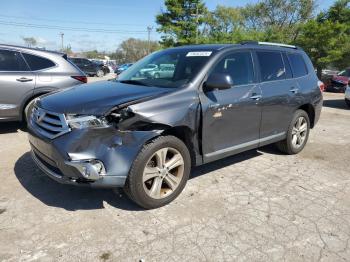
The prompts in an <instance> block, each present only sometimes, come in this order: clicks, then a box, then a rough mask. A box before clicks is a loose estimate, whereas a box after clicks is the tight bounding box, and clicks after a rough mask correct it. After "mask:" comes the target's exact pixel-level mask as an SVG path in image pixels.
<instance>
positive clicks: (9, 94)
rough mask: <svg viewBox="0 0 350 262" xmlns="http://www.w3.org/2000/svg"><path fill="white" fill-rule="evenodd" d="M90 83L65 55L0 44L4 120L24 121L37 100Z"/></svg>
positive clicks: (0, 114)
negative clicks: (28, 109) (28, 110)
mask: <svg viewBox="0 0 350 262" xmlns="http://www.w3.org/2000/svg"><path fill="white" fill-rule="evenodd" d="M86 82H87V78H86V76H85V74H84V73H83V72H82V71H80V69H78V68H77V67H76V66H75V65H73V64H71V63H70V62H68V61H67V56H66V55H65V54H63V53H58V52H52V51H45V50H40V49H31V48H25V47H19V46H10V45H0V121H21V120H22V119H23V116H24V113H25V111H26V106H27V105H28V104H29V103H30V101H32V100H33V99H34V98H36V97H38V96H40V95H43V94H46V93H48V92H51V91H55V90H57V89H60V88H66V87H70V86H73V85H77V84H81V83H86Z"/></svg>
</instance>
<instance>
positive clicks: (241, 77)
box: [212, 52, 254, 85]
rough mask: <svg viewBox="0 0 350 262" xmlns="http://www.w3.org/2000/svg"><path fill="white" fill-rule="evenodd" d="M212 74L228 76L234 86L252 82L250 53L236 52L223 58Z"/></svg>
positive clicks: (252, 73)
mask: <svg viewBox="0 0 350 262" xmlns="http://www.w3.org/2000/svg"><path fill="white" fill-rule="evenodd" d="M212 73H221V74H228V75H230V76H231V78H232V80H233V84H234V85H247V84H251V83H253V82H254V68H253V62H252V56H251V53H250V52H237V53H233V54H230V55H228V56H226V57H224V58H223V59H222V60H220V62H219V63H218V64H217V65H216V66H215V68H214V70H213V72H212Z"/></svg>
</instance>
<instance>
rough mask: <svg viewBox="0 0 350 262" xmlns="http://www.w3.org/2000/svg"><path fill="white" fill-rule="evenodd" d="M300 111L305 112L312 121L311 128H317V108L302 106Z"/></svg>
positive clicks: (308, 105) (310, 105)
mask: <svg viewBox="0 0 350 262" xmlns="http://www.w3.org/2000/svg"><path fill="white" fill-rule="evenodd" d="M298 109H300V110H303V111H305V112H306V113H307V114H308V116H309V119H310V127H311V128H313V127H314V126H315V108H314V106H313V105H312V104H304V105H302V106H300V107H299V108H298Z"/></svg>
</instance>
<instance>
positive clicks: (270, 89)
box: [256, 50, 298, 145]
mask: <svg viewBox="0 0 350 262" xmlns="http://www.w3.org/2000/svg"><path fill="white" fill-rule="evenodd" d="M256 58H257V60H258V63H257V64H258V65H259V73H260V82H261V83H260V88H261V91H262V95H263V97H262V100H261V106H262V117H261V129H260V145H264V144H267V143H271V142H272V141H273V140H275V141H278V140H281V139H282V138H284V137H285V135H286V131H287V130H288V126H289V123H290V121H291V118H292V116H293V113H294V110H295V107H296V105H297V103H296V100H295V94H296V93H297V91H298V87H297V85H296V82H295V80H294V79H293V78H292V73H291V69H290V65H289V63H288V61H287V59H286V55H285V54H284V53H283V52H280V51H271V50H257V51H256Z"/></svg>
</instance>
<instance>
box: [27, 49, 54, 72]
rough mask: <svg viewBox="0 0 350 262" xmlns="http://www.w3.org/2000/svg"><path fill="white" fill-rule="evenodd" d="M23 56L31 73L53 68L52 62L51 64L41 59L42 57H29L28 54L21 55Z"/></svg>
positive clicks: (47, 60)
mask: <svg viewBox="0 0 350 262" xmlns="http://www.w3.org/2000/svg"><path fill="white" fill-rule="evenodd" d="M23 56H24V58H25V60H26V61H27V63H28V65H29V67H30V69H31V70H33V71H36V70H42V69H46V68H49V67H53V66H55V63H54V62H52V61H51V60H49V59H46V58H43V57H39V56H36V55H30V54H26V53H23Z"/></svg>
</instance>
